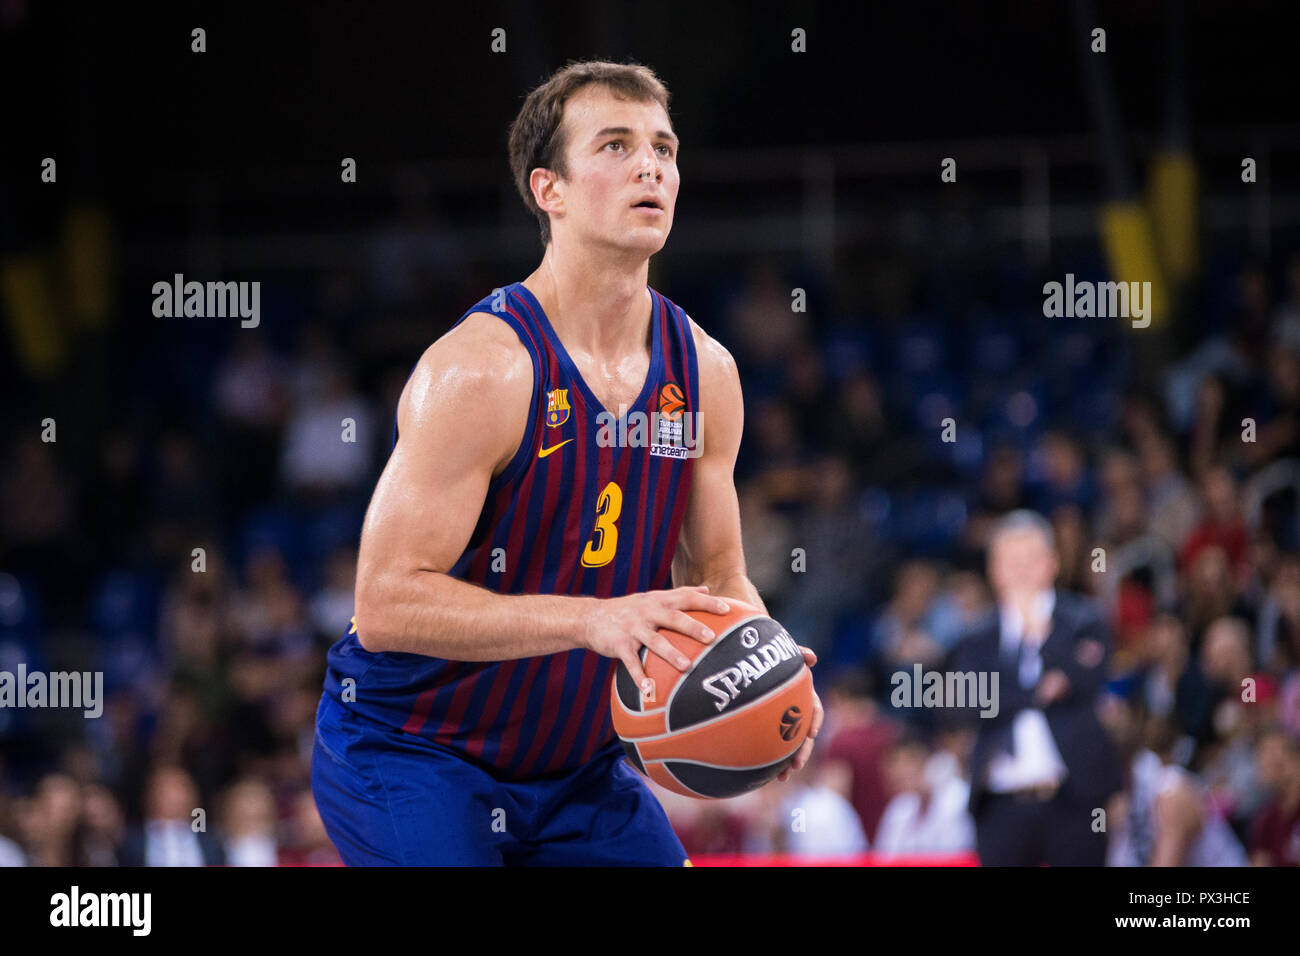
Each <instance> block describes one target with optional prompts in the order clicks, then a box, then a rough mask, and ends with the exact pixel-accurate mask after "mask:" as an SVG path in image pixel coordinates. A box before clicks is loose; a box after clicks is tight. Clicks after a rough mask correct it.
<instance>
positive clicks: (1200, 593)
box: [1178, 544, 1251, 652]
mask: <svg viewBox="0 0 1300 956" xmlns="http://www.w3.org/2000/svg"><path fill="white" fill-rule="evenodd" d="M1181 580H1182V583H1181V588H1180V590H1181V592H1182V593H1181V603H1180V607H1179V608H1178V615H1179V617H1181V618H1182V619H1183V621H1184V622H1186V624H1187V630H1188V633H1189V634H1190V635H1191V638H1192V650H1193V652H1198V651H1199V650H1200V647H1201V642H1202V639H1203V638H1204V636H1205V630H1206V628H1208V627H1209V626H1210V623H1211V622H1213V621H1216V620H1218V619H1219V618H1221V617H1226V616H1228V615H1232V616H1235V617H1241V618H1244V619H1249V617H1250V614H1251V612H1250V608H1249V607H1248V606H1247V605H1246V604H1245V602H1244V601H1242V600H1241V598H1240V596H1239V595H1238V592H1237V585H1236V582H1235V580H1234V579H1233V576H1232V564H1231V561H1230V559H1229V557H1228V553H1227V552H1226V551H1225V550H1224V549H1223V548H1221V547H1220V546H1219V545H1217V544H1209V545H1206V546H1205V547H1202V548H1200V549H1199V550H1197V552H1196V556H1195V558H1193V559H1192V560H1191V562H1190V564H1189V565H1188V567H1187V569H1186V571H1184V572H1183V574H1182V576H1181Z"/></svg>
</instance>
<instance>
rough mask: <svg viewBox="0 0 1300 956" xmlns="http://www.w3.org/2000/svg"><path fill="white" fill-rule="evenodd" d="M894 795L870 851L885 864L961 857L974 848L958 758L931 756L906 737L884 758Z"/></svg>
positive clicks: (967, 791)
mask: <svg viewBox="0 0 1300 956" xmlns="http://www.w3.org/2000/svg"><path fill="white" fill-rule="evenodd" d="M885 767H886V771H885V772H886V777H887V779H888V781H889V791H890V793H891V794H892V797H891V798H890V801H889V803H888V804H887V805H886V807H885V811H884V813H883V814H882V815H881V817H880V826H879V828H878V830H877V831H876V836H875V839H874V840H873V841H872V846H873V847H874V848H875V851H876V853H877V854H878V855H879V856H880V857H883V858H886V859H887V858H889V857H892V856H915V855H926V854H949V853H960V852H962V851H966V850H973V849H974V848H975V824H974V822H973V821H972V820H971V817H970V813H969V812H968V810H967V804H968V803H969V801H970V784H968V783H967V782H966V781H965V780H963V779H962V777H961V774H960V767H959V766H958V763H957V758H956V757H954V756H953V755H952V754H950V753H948V752H947V751H943V750H941V751H936V752H934V753H933V754H932V753H931V752H930V748H929V747H928V746H927V745H926V743H925V741H924V739H923V738H921V737H920V736H918V735H915V734H904V735H903V736H902V737H900V738H899V739H898V740H896V741H895V742H894V743H893V745H892V746H891V747H890V748H889V751H888V753H887V754H886V757H885Z"/></svg>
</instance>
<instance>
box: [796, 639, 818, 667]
mask: <svg viewBox="0 0 1300 956" xmlns="http://www.w3.org/2000/svg"><path fill="white" fill-rule="evenodd" d="M799 650H800V651H802V652H803V662H804V663H805V664H807V665H808V666H809V667H812V666H813V665H814V664H816V663H817V654H816V652H815V651H814V650H813V649H812V648H811V647H804V646H803V645H802V644H800V645H799ZM810 658H811V660H810Z"/></svg>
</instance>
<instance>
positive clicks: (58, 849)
mask: <svg viewBox="0 0 1300 956" xmlns="http://www.w3.org/2000/svg"><path fill="white" fill-rule="evenodd" d="M81 805H82V804H81V788H80V787H78V786H77V782H76V781H75V780H73V779H72V778H71V777H69V776H67V775H66V774H61V773H51V774H46V775H45V776H44V777H42V778H41V780H40V782H39V783H37V785H36V790H35V792H33V794H32V795H31V797H29V798H27V799H26V800H23V801H21V802H20V803H19V806H18V826H19V831H20V832H21V834H22V838H21V842H22V845H23V846H24V847H25V849H26V852H27V862H28V865H30V866H76V865H77V864H78V863H80V862H81V861H80V859H79V854H78V852H77V828H78V825H79V823H80V820H81Z"/></svg>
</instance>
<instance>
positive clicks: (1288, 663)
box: [1258, 554, 1300, 677]
mask: <svg viewBox="0 0 1300 956" xmlns="http://www.w3.org/2000/svg"><path fill="white" fill-rule="evenodd" d="M1258 640H1259V645H1258V655H1259V662H1260V664H1261V665H1262V666H1263V667H1264V669H1265V670H1267V671H1269V672H1270V673H1273V674H1275V675H1277V676H1279V677H1280V676H1282V675H1283V674H1285V673H1286V672H1287V671H1292V670H1296V669H1300V555H1296V554H1287V555H1282V556H1280V557H1279V558H1278V561H1277V565H1276V568H1275V570H1274V572H1273V580H1272V582H1271V583H1270V584H1269V588H1268V592H1267V594H1266V595H1265V596H1264V600H1263V603H1262V606H1261V608H1260V612H1259V633H1258Z"/></svg>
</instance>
